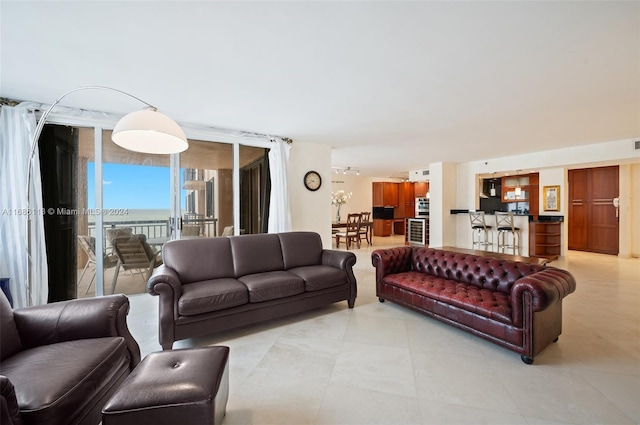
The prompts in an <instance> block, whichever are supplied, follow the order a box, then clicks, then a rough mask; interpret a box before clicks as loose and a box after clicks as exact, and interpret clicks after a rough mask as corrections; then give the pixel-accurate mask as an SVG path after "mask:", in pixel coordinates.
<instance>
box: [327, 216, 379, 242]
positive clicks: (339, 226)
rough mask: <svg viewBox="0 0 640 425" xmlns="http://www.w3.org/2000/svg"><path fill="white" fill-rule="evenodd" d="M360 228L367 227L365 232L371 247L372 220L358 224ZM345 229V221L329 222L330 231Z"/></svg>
mask: <svg viewBox="0 0 640 425" xmlns="http://www.w3.org/2000/svg"><path fill="white" fill-rule="evenodd" d="M360 226H362V227H364V226H366V227H367V232H368V233H369V240H370V241H371V244H372V245H373V220H369V221H363V222H362V223H360ZM346 227H347V222H346V221H332V222H331V229H332V230H333V229H342V228H346Z"/></svg>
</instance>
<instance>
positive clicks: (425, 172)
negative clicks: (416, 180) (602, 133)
mask: <svg viewBox="0 0 640 425" xmlns="http://www.w3.org/2000/svg"><path fill="white" fill-rule="evenodd" d="M638 143H640V142H636V149H638ZM422 175H423V176H428V175H429V170H422Z"/></svg>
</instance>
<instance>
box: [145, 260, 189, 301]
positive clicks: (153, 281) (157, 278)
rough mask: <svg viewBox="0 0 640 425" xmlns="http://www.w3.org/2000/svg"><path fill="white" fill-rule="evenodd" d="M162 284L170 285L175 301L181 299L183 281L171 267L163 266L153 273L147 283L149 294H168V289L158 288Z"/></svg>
mask: <svg viewBox="0 0 640 425" xmlns="http://www.w3.org/2000/svg"><path fill="white" fill-rule="evenodd" d="M160 284H166V285H169V287H170V288H171V291H172V292H173V294H174V297H175V299H178V298H180V296H181V295H182V281H181V280H180V277H179V276H178V273H176V271H175V270H173V269H172V268H171V267H167V266H166V265H164V264H163V265H161V266H160V267H158V268H157V269H155V270H154V271H153V273H152V274H151V277H149V280H148V281H147V292H148V293H149V294H151V295H160V294H161V293H163V292H166V289H160V288H161V287H160V286H158V285H160Z"/></svg>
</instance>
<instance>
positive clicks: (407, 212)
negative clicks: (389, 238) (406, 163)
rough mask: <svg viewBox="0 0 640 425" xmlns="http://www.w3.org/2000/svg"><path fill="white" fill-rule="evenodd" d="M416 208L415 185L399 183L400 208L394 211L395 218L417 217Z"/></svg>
mask: <svg viewBox="0 0 640 425" xmlns="http://www.w3.org/2000/svg"><path fill="white" fill-rule="evenodd" d="M415 206H416V198H415V194H414V191H413V183H411V182H404V183H398V207H397V208H396V209H395V211H394V217H395V218H405V217H413V216H414V215H415V209H416V207H415ZM396 233H397V232H396Z"/></svg>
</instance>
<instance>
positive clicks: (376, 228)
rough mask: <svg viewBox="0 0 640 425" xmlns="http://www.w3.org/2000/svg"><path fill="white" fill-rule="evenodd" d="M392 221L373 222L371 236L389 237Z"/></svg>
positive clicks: (391, 230) (377, 220)
mask: <svg viewBox="0 0 640 425" xmlns="http://www.w3.org/2000/svg"><path fill="white" fill-rule="evenodd" d="M392 232H393V220H379V219H376V220H373V236H391V233H392Z"/></svg>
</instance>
